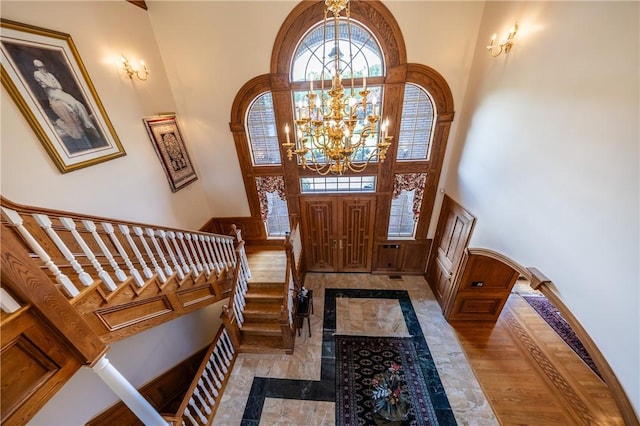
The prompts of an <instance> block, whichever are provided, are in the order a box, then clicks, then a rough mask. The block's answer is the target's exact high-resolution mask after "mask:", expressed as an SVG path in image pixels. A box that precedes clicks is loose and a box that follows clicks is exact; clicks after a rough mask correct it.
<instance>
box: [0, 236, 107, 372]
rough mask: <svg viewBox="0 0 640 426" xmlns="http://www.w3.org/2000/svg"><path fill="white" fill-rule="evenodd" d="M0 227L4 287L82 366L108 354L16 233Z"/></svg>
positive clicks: (104, 346)
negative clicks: (36, 315)
mask: <svg viewBox="0 0 640 426" xmlns="http://www.w3.org/2000/svg"><path fill="white" fill-rule="evenodd" d="M1 227H2V228H1V229H2V233H1V234H0V235H1V236H2V254H1V267H2V286H3V287H5V286H6V287H7V288H8V289H10V291H11V293H12V294H14V295H15V296H16V297H18V298H19V299H21V300H23V301H27V302H28V303H30V304H31V305H32V306H33V308H34V309H35V310H36V311H38V313H39V314H40V315H41V316H42V318H43V319H44V320H45V321H46V323H48V324H49V325H50V326H51V327H53V328H54V329H56V330H57V331H58V332H59V333H60V334H61V335H62V337H63V338H64V339H65V340H66V341H67V342H68V344H69V345H70V347H71V348H72V349H73V350H74V352H75V353H76V354H77V356H78V358H79V359H80V361H81V363H82V364H92V363H93V362H95V361H97V360H99V359H100V357H101V356H102V355H103V354H104V353H105V352H106V351H107V347H106V345H105V344H104V343H102V341H101V340H100V338H99V337H98V336H97V335H96V334H95V332H94V331H93V330H92V329H91V327H90V326H89V325H88V324H87V322H86V321H85V320H84V319H83V318H82V317H81V316H80V314H79V313H78V312H77V311H76V310H75V309H74V308H73V306H71V305H70V304H69V302H68V301H67V299H66V298H65V297H64V296H63V295H62V293H60V291H59V290H58V289H57V288H56V286H55V285H54V284H53V283H52V282H51V280H50V279H49V277H47V275H46V274H45V273H44V272H43V271H42V270H41V269H39V268H38V266H37V265H36V264H35V262H34V260H33V259H31V258H30V257H29V254H28V253H27V252H26V250H25V249H24V248H23V246H22V244H21V243H20V242H19V241H18V239H17V237H16V236H15V235H14V233H13V232H12V231H11V230H10V229H9V228H7V227H6V226H5V225H4V224H2V225H1Z"/></svg>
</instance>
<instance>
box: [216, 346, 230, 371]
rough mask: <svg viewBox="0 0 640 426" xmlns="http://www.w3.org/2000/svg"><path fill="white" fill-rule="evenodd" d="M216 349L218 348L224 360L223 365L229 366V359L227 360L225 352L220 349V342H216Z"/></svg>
mask: <svg viewBox="0 0 640 426" xmlns="http://www.w3.org/2000/svg"><path fill="white" fill-rule="evenodd" d="M217 348H220V354H222V358H224V363H225V364H226V365H227V367H228V366H230V365H231V359H230V358H229V356H228V355H227V352H226V351H225V350H224V348H223V347H222V343H221V342H220V340H218V342H217V343H216V349H217Z"/></svg>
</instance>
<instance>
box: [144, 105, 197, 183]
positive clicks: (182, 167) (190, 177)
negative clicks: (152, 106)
mask: <svg viewBox="0 0 640 426" xmlns="http://www.w3.org/2000/svg"><path fill="white" fill-rule="evenodd" d="M143 121H144V124H145V126H146V128H147V132H148V133H149V138H151V143H152V144H153V147H154V149H155V150H156V154H158V158H159V159H160V163H161V164H162V168H163V169H164V173H165V174H166V175H167V179H168V180H169V185H170V186H171V190H172V191H173V192H176V191H178V190H180V189H182V188H184V187H185V186H187V185H189V184H190V183H191V182H194V181H196V180H197V179H198V176H196V172H195V170H194V168H193V163H192V162H191V158H190V157H189V153H188V152H187V148H186V146H185V145H184V140H183V139H182V134H181V133H180V129H179V128H178V123H177V121H176V116H175V115H174V114H167V115H158V116H155V117H147V118H143Z"/></svg>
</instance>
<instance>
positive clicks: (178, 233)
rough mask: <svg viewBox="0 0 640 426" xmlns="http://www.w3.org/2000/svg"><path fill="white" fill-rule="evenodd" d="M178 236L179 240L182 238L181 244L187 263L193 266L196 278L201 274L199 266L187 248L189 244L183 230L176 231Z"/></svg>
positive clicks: (194, 277) (192, 270)
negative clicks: (186, 242) (185, 240)
mask: <svg viewBox="0 0 640 426" xmlns="http://www.w3.org/2000/svg"><path fill="white" fill-rule="evenodd" d="M176 237H178V240H180V245H182V249H183V250H184V255H185V256H186V257H187V263H188V264H189V267H190V268H191V272H192V273H193V279H194V280H195V279H196V278H197V277H198V275H199V274H198V268H197V267H196V264H195V263H194V262H193V260H192V259H191V255H190V254H189V249H188V248H187V245H186V244H185V242H184V234H183V233H182V232H176Z"/></svg>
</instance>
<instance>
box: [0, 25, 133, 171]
mask: <svg viewBox="0 0 640 426" xmlns="http://www.w3.org/2000/svg"><path fill="white" fill-rule="evenodd" d="M0 51H1V53H2V57H1V64H2V70H1V71H2V84H3V86H4V87H5V89H6V90H7V91H8V92H9V94H10V95H11V97H12V98H13V100H14V101H15V103H16V104H17V106H18V108H19V109H20V111H21V112H22V114H23V115H24V117H25V119H26V120H27V122H28V123H29V125H30V126H31V128H32V129H33V131H34V132H35V134H36V136H37V137H38V139H39V140H40V142H41V143H42V145H43V146H44V148H45V149H46V151H47V152H48V154H49V156H50V157H51V159H52V160H53V162H54V163H55V164H56V166H57V167H58V169H59V170H60V172H62V173H67V172H70V171H73V170H77V169H79V168H82V167H87V166H91V165H93V164H97V163H100V162H103V161H107V160H111V159H113V158H117V157H121V156H123V155H126V153H125V150H124V148H123V147H122V144H121V143H120V140H119V139H118V136H117V134H116V132H115V129H114V128H113V125H112V124H111V121H110V120H109V117H108V116H107V113H106V111H105V109H104V107H103V106H102V103H101V102H100V98H99V97H98V94H97V92H96V90H95V88H94V87H93V84H92V83H91V79H90V78H89V74H88V73H87V70H86V69H85V67H84V65H83V63H82V60H81V59H80V55H79V54H78V51H77V49H76V47H75V45H74V43H73V40H72V39H71V36H70V35H69V34H65V33H62V32H58V31H53V30H47V29H44V28H40V27H35V26H32V25H28V24H22V23H19V22H14V21H9V20H6V19H2V20H0Z"/></svg>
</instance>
